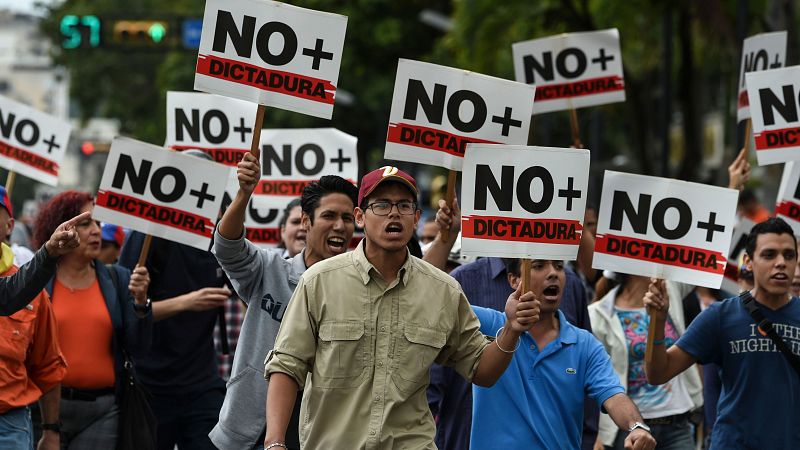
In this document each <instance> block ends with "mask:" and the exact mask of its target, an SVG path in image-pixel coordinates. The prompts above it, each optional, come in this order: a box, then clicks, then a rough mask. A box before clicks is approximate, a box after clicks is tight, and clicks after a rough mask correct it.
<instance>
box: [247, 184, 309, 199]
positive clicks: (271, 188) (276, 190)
mask: <svg viewBox="0 0 800 450" xmlns="http://www.w3.org/2000/svg"><path fill="white" fill-rule="evenodd" d="M313 182H314V180H298V181H287V180H260V181H259V182H258V186H256V188H255V190H254V191H253V193H254V194H256V195H281V196H287V197H299V196H300V195H302V194H303V188H305V187H306V186H308V185H309V184H311V183H313Z"/></svg>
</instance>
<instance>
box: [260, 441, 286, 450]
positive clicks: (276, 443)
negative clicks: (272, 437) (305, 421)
mask: <svg viewBox="0 0 800 450" xmlns="http://www.w3.org/2000/svg"><path fill="white" fill-rule="evenodd" d="M275 447H281V448H285V449H286V450H289V447H287V446H286V445H285V444H281V443H280V442H273V443H272V444H269V445H268V446H266V447H264V450H269V449H271V448H275Z"/></svg>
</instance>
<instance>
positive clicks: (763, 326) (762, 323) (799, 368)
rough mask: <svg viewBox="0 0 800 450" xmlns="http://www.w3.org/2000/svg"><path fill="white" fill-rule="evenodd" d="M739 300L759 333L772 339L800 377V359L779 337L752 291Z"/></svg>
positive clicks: (744, 293)
mask: <svg viewBox="0 0 800 450" xmlns="http://www.w3.org/2000/svg"><path fill="white" fill-rule="evenodd" d="M739 299H741V301H742V305H744V307H745V309H747V312H748V313H749V314H750V317H751V318H752V319H753V321H755V323H756V324H757V325H758V331H759V332H761V334H763V335H765V336H767V337H768V338H770V340H771V341H772V342H773V343H774V344H775V347H777V349H778V350H780V352H781V353H783V356H785V357H786V359H787V360H788V361H789V365H791V366H792V368H793V369H794V370H795V372H797V375H798V376H800V357H798V356H797V355H795V354H794V353H792V350H791V349H790V348H789V345H788V344H786V341H784V340H783V338H782V337H780V336H778V332H777V331H775V327H773V326H772V322H771V321H770V320H769V319H767V318H766V317H764V313H763V312H761V308H759V307H758V304H757V302H756V300H755V299H754V298H753V295H752V294H751V293H750V291H744V292H742V293H741V294H740V295H739Z"/></svg>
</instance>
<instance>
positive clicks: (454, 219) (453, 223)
mask: <svg viewBox="0 0 800 450" xmlns="http://www.w3.org/2000/svg"><path fill="white" fill-rule="evenodd" d="M436 223H437V224H439V233H438V234H437V235H436V239H434V240H433V242H431V246H430V248H428V251H427V252H426V253H425V256H423V257H422V259H423V260H424V261H427V262H429V263H430V264H432V265H433V266H434V267H436V268H437V269H439V270H446V269H445V268H446V266H447V258H448V257H449V256H450V250H452V249H453V245H455V243H456V239H458V232H459V231H461V208H460V207H459V206H458V199H457V198H456V199H454V200H453V209H452V210H451V209H450V207H448V206H447V202H446V201H444V200H443V199H442V200H439V210H438V211H437V212H436ZM442 230H450V234H448V239H447V241H445V240H443V239H442Z"/></svg>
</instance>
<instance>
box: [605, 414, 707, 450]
mask: <svg viewBox="0 0 800 450" xmlns="http://www.w3.org/2000/svg"><path fill="white" fill-rule="evenodd" d="M650 428H651V431H652V432H653V437H654V438H656V450H694V448H695V444H694V434H693V428H692V424H690V423H689V419H688V418H687V417H684V418H682V419H678V420H676V421H675V422H673V423H671V424H669V425H650ZM626 437H628V432H627V431H622V430H620V431H619V432H618V433H617V439H616V440H615V441H614V447H613V448H614V449H615V450H617V449H620V450H622V449H624V448H625V438H626Z"/></svg>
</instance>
